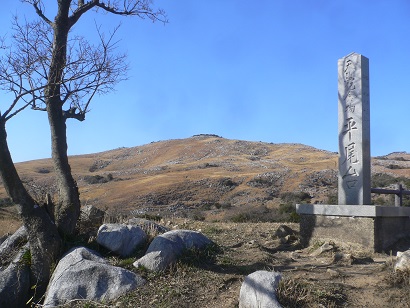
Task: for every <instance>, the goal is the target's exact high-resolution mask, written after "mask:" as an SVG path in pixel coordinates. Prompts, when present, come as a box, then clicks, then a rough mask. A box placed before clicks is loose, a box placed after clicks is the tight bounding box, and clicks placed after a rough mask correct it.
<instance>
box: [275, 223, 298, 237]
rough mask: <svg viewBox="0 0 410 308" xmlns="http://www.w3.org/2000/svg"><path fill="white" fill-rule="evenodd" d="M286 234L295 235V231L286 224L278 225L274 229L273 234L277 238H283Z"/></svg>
mask: <svg viewBox="0 0 410 308" xmlns="http://www.w3.org/2000/svg"><path fill="white" fill-rule="evenodd" d="M288 235H296V232H295V231H293V230H292V228H290V227H288V226H286V225H281V226H279V228H277V229H276V231H275V236H276V237H278V238H283V237H286V236H288Z"/></svg>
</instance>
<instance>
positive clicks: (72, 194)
mask: <svg viewBox="0 0 410 308" xmlns="http://www.w3.org/2000/svg"><path fill="white" fill-rule="evenodd" d="M47 113H48V120H49V123H50V130H51V144H52V157H53V162H54V169H55V172H56V181H57V187H58V197H59V200H58V202H57V204H56V205H55V209H54V213H55V220H56V224H57V227H58V229H59V230H60V232H62V233H63V234H65V235H71V234H73V233H74V231H75V226H76V223H77V220H78V218H79V216H80V193H79V191H78V187H77V183H76V182H75V180H74V178H73V176H72V174H71V168H70V165H69V163H68V156H67V135H66V130H67V129H66V123H65V118H64V115H63V111H62V109H61V107H60V105H59V104H55V103H53V102H49V103H48V104H47Z"/></svg>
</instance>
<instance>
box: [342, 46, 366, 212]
mask: <svg viewBox="0 0 410 308" xmlns="http://www.w3.org/2000/svg"><path fill="white" fill-rule="evenodd" d="M338 95H339V108H338V111H339V112H338V115H339V179H338V183H339V190H338V199H339V204H349V205H353V204H354V205H356V204H357V205H363V204H370V203H371V187H370V183H371V177H370V98H369V97H370V95H369V60H368V59H367V58H366V57H364V56H362V55H360V54H357V53H351V54H349V55H347V56H346V57H344V58H342V59H339V61H338Z"/></svg>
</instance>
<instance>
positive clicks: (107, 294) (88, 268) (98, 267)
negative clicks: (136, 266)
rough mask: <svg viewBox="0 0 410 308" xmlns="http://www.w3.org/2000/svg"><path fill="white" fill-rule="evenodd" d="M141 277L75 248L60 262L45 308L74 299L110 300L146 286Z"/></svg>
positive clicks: (87, 251)
mask: <svg viewBox="0 0 410 308" xmlns="http://www.w3.org/2000/svg"><path fill="white" fill-rule="evenodd" d="M144 283H145V280H144V279H143V278H141V277H140V276H138V275H137V274H135V273H133V272H131V271H128V270H125V269H123V268H120V267H115V266H112V265H110V264H108V262H107V261H106V260H105V259H103V258H102V257H100V256H99V255H98V254H97V253H96V252H94V251H92V250H91V249H88V248H85V247H76V248H73V249H71V250H70V251H69V252H68V253H67V254H66V255H65V256H64V257H63V258H62V259H61V260H60V262H59V263H58V265H57V267H56V269H55V271H54V273H53V275H52V277H51V280H50V283H49V285H48V288H47V292H46V294H45V300H44V307H55V306H59V305H63V304H64V303H66V302H68V301H71V300H74V299H87V300H91V301H97V302H102V301H109V300H113V299H115V298H117V297H119V296H120V295H122V294H124V293H126V292H129V291H131V290H134V289H135V288H137V287H139V286H142V285H143V284H144Z"/></svg>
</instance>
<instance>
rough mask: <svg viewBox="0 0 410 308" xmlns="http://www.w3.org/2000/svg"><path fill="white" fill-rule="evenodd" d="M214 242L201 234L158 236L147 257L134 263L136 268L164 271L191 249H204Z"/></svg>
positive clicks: (185, 231)
mask: <svg viewBox="0 0 410 308" xmlns="http://www.w3.org/2000/svg"><path fill="white" fill-rule="evenodd" d="M210 244H212V241H211V240H210V239H208V238H207V237H206V236H205V235H203V234H202V233H200V232H196V231H190V230H173V231H169V232H166V233H164V234H161V235H158V236H157V237H156V238H154V240H153V241H152V242H151V244H150V245H149V247H148V250H147V252H146V253H145V255H144V256H143V257H142V258H140V259H138V260H137V261H135V262H134V264H133V265H134V266H135V267H140V266H144V267H145V268H147V269H149V270H152V271H157V272H158V271H163V270H165V269H166V268H167V267H168V266H169V265H171V264H172V263H175V262H176V261H177V260H178V258H179V256H181V254H182V253H183V252H184V251H185V250H189V249H202V248H204V247H206V246H208V245H210Z"/></svg>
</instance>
